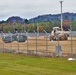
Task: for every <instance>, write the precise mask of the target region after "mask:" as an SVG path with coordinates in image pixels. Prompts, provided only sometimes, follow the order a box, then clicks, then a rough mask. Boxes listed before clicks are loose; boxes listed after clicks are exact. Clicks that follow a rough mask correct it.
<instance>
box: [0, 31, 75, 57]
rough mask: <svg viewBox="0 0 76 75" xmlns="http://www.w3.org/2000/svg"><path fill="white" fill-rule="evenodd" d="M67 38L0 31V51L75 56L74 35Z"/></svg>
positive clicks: (45, 33) (47, 34)
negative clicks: (52, 38) (51, 37)
mask: <svg viewBox="0 0 76 75" xmlns="http://www.w3.org/2000/svg"><path fill="white" fill-rule="evenodd" d="M69 38H70V39H69V40H64V41H60V40H58V41H53V40H51V41H50V40H49V33H47V32H46V31H45V30H44V33H39V34H38V35H37V33H36V32H35V31H34V32H33V33H17V34H12V33H10V32H9V33H7V34H6V33H1V35H0V52H12V53H24V54H30V55H38V56H50V57H53V56H67V57H70V56H74V57H75V56H76V44H75V43H76V40H75V39H73V38H75V37H72V39H71V37H69Z"/></svg>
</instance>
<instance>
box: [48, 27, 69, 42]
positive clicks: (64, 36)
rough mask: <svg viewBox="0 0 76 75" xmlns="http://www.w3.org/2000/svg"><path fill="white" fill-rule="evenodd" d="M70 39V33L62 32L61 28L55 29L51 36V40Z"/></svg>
mask: <svg viewBox="0 0 76 75" xmlns="http://www.w3.org/2000/svg"><path fill="white" fill-rule="evenodd" d="M68 37H69V31H64V30H61V28H59V27H53V30H52V32H51V33H50V35H49V39H50V41H51V40H67V39H68Z"/></svg>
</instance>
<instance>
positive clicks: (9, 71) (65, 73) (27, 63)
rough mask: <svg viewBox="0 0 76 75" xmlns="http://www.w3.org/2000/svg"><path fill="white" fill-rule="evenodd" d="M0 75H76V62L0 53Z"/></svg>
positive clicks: (65, 59) (64, 59)
mask: <svg viewBox="0 0 76 75" xmlns="http://www.w3.org/2000/svg"><path fill="white" fill-rule="evenodd" d="M0 75H76V61H75V60H74V61H68V60H67V58H43V57H37V56H27V55H24V54H11V53H0Z"/></svg>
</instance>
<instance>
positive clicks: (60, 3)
mask: <svg viewBox="0 0 76 75" xmlns="http://www.w3.org/2000/svg"><path fill="white" fill-rule="evenodd" d="M62 2H63V1H60V5H61V30H63V28H62V24H63V20H62Z"/></svg>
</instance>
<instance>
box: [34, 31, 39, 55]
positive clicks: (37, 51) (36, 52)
mask: <svg viewBox="0 0 76 75" xmlns="http://www.w3.org/2000/svg"><path fill="white" fill-rule="evenodd" d="M33 32H34V33H35V35H36V55H37V54H38V53H37V52H38V47H37V33H36V31H35V30H33Z"/></svg>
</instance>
